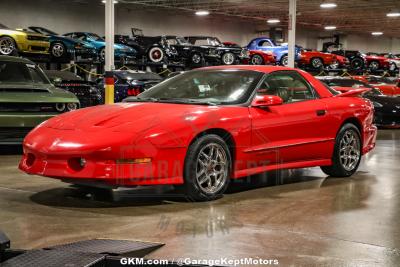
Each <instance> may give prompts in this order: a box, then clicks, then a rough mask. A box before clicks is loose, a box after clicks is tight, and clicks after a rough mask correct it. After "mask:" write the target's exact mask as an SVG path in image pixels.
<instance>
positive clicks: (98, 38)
mask: <svg viewBox="0 0 400 267" xmlns="http://www.w3.org/2000/svg"><path fill="white" fill-rule="evenodd" d="M87 37H88V38H90V39H92V40H94V41H104V39H103V38H101V37H100V36H98V35H97V34H95V33H88V34H87Z"/></svg>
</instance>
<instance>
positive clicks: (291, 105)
mask: <svg viewBox="0 0 400 267" xmlns="http://www.w3.org/2000/svg"><path fill="white" fill-rule="evenodd" d="M330 90H331V89H330V88H329V87H327V86H325V85H323V84H322V83H321V82H320V81H318V80H317V79H315V78H314V77H313V76H311V75H310V74H308V73H306V72H303V71H301V70H298V69H291V68H286V67H272V66H217V67H209V68H202V69H196V70H192V71H188V72H185V73H182V74H180V75H177V76H175V77H173V78H171V79H168V80H165V81H164V82H162V83H160V84H158V85H156V86H154V87H152V88H151V89H149V90H147V91H145V92H143V93H141V94H140V95H139V96H138V97H137V98H133V99H131V102H129V103H119V104H114V105H103V106H96V107H90V108H86V109H81V110H77V111H73V112H68V113H66V114H63V115H61V116H58V117H55V118H53V119H50V120H48V121H46V122H44V123H42V124H41V125H40V126H38V127H37V128H35V129H34V130H33V131H32V132H30V133H29V134H28V135H27V137H26V138H25V140H24V144H23V148H24V155H23V157H22V159H21V162H20V165H19V168H20V169H21V170H23V171H25V172H26V173H29V174H37V175H42V176H47V177H52V178H57V179H61V180H64V181H66V182H69V183H73V184H85V185H88V184H92V185H93V186H96V185H98V184H101V185H102V186H104V185H110V186H135V185H155V184H172V185H177V186H181V187H183V188H184V189H185V192H186V194H187V195H188V196H189V197H190V198H191V199H193V200H198V201H201V200H211V199H215V198H218V197H220V196H221V195H222V194H223V193H224V191H225V190H226V188H227V186H228V184H229V181H230V180H231V179H237V178H240V177H245V176H248V175H253V174H256V173H261V172H265V171H270V170H275V169H283V168H304V167H313V166H321V167H322V170H323V171H324V172H325V173H326V174H328V175H331V176H338V177H347V176H351V175H352V174H353V173H354V172H355V171H356V170H357V168H358V165H359V163H360V160H361V156H362V155H363V154H365V153H367V152H369V151H370V150H371V149H372V148H373V147H374V146H375V139H376V133H377V129H376V127H375V126H374V125H373V124H372V120H373V111H374V109H373V105H372V104H371V102H370V101H368V100H365V99H363V98H359V97H351V96H349V95H347V96H346V95H343V94H342V95H335V94H334V93H333V92H332V91H330Z"/></svg>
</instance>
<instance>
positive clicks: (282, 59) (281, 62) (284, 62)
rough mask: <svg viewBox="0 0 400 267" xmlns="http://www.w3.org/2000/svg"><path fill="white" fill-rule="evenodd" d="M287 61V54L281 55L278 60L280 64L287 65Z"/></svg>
mask: <svg viewBox="0 0 400 267" xmlns="http://www.w3.org/2000/svg"><path fill="white" fill-rule="evenodd" d="M288 63H289V59H288V56H287V55H285V56H282V57H281V60H280V64H281V66H287V65H288Z"/></svg>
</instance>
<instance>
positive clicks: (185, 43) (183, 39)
mask: <svg viewBox="0 0 400 267" xmlns="http://www.w3.org/2000/svg"><path fill="white" fill-rule="evenodd" d="M176 40H177V41H178V43H179V44H181V45H191V43H189V42H188V41H187V40H186V39H185V38H183V37H179V36H177V37H176Z"/></svg>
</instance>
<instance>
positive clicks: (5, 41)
mask: <svg viewBox="0 0 400 267" xmlns="http://www.w3.org/2000/svg"><path fill="white" fill-rule="evenodd" d="M14 50H15V44H14V42H13V40H12V39H11V38H9V37H4V38H1V39H0V54H2V55H11V54H12V52H13V51H14Z"/></svg>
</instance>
